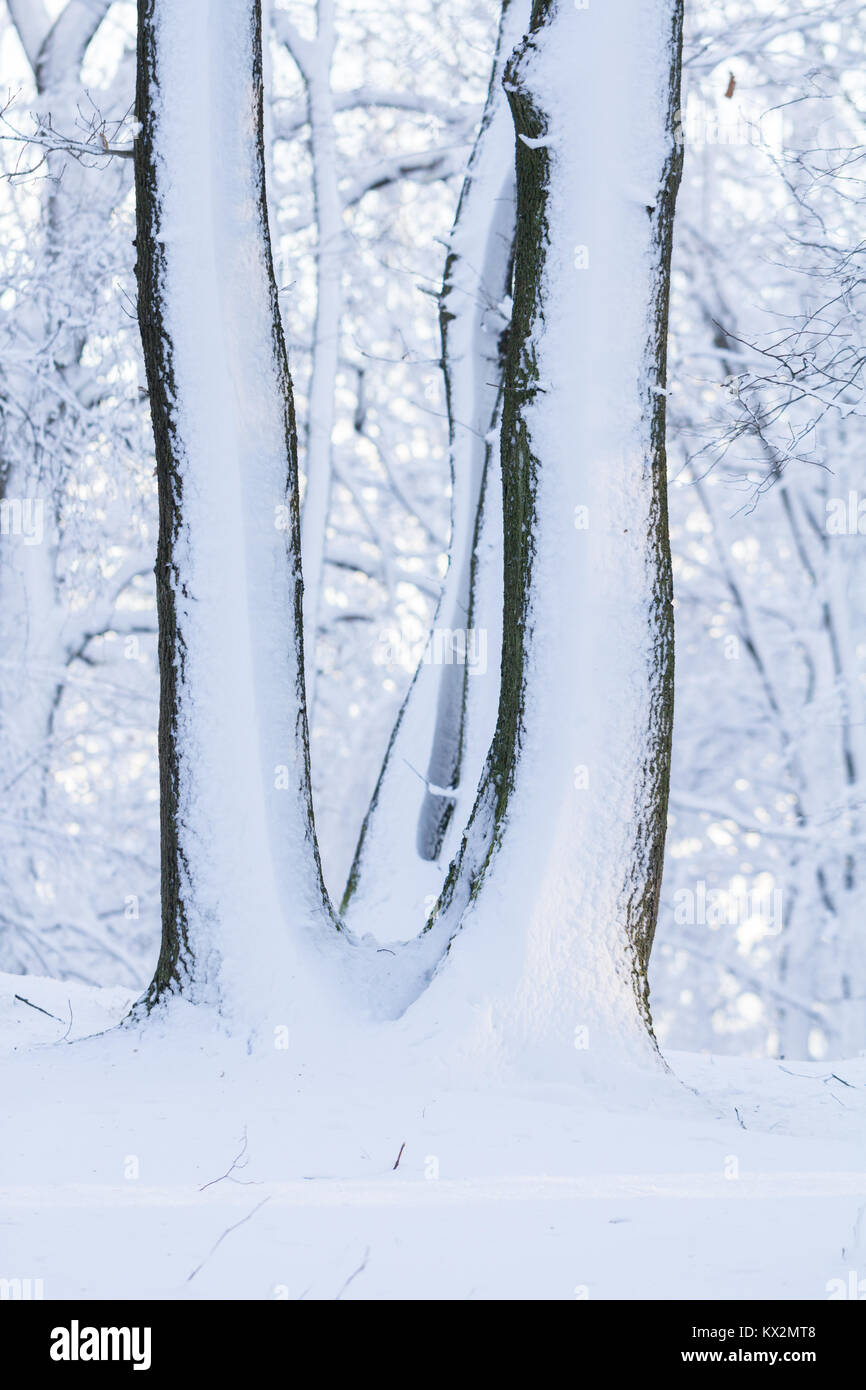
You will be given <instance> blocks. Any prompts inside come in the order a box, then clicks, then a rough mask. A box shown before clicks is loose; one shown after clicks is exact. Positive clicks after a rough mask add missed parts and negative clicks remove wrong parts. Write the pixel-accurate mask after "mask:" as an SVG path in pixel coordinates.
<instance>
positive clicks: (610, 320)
mask: <svg viewBox="0 0 866 1390" xmlns="http://www.w3.org/2000/svg"><path fill="white" fill-rule="evenodd" d="M681 25H682V7H681V4H680V3H679V0H659V2H658V3H656V4H654V5H652V6H650V5H646V4H643V3H640V0H609V3H607V4H606V5H603V6H602V5H599V6H596V5H593V6H591V7H590V8H588V9H586V10H582V9H577V8H576V7H574V6H572V5H570V4H566V3H564V0H561V2H560V3H557V0H536V3H535V5H534V8H533V15H532V23H531V27H530V30H529V33H528V34H527V36H526V38H525V40H524V41H523V43H522V44H521V45H520V46H519V47H518V49H517V51H516V52H515V54H514V57H513V58H512V61H511V63H510V64H509V68H508V70H507V72H506V77H505V85H506V90H507V92H508V95H509V100H510V102H511V108H512V113H513V117H514V125H515V130H516V134H517V154H516V168H517V205H518V212H517V247H516V262H515V272H514V307H513V316H512V330H511V339H510V348H509V355H508V362H507V367H506V378H505V391H504V410H503V422H502V471H503V502H504V528H505V573H504V584H505V600H504V627H503V658H502V688H501V695H500V705H499V717H498V723H497V728H496V733H495V736H494V740H493V745H492V747H491V751H490V756H489V758H488V762H487V766H486V769H485V774H484V778H483V781H482V784H481V787H480V790H479V795H478V798H477V801H476V804H475V807H474V810H473V813H472V817H471V820H470V824H469V828H468V830H467V834H466V836H465V839H464V842H463V845H462V848H461V852H460V855H459V856H458V858H457V860H456V861H455V863H454V865H453V867H452V870H451V872H450V874H449V878H448V881H447V883H446V885H445V888H444V890H443V894H442V896H441V899H440V901H439V903H438V904H437V908H436V910H435V912H434V914H433V917H432V919H431V922H430V923H429V924H428V926H429V929H430V931H431V932H433V933H434V934H439V933H442V934H443V935H444V936H445V937H446V938H447V939H448V940H449V941H450V948H449V953H448V957H447V959H446V960H445V961H444V962H443V964H442V966H441V967H440V969H439V978H438V980H437V981H435V982H434V986H433V988H431V990H430V991H429V994H430V996H431V1001H430V1002H431V1006H432V1004H433V1002H434V1001H435V1000H436V998H437V997H438V998H439V999H441V998H442V995H443V991H448V992H452V993H453V992H455V991H456V992H457V993H458V994H460V993H461V992H462V993H463V994H464V997H465V999H466V1001H467V1003H468V1004H469V1003H470V1001H471V1010H472V1016H473V1018H475V1019H476V1023H475V1024H474V1025H473V1026H474V1027H476V1028H477V1026H478V1024H477V1020H478V1019H483V1020H484V1022H483V1025H482V1027H481V1032H482V1033H483V1035H484V1037H485V1039H486V1044H485V1045H493V1044H494V1042H495V1045H496V1046H497V1047H501V1046H504V1047H505V1048H506V1049H507V1050H508V1051H510V1052H511V1054H512V1055H515V1056H521V1057H523V1058H524V1060H525V1059H526V1057H527V1056H529V1055H532V1056H538V1055H540V1054H543V1055H544V1057H545V1059H546V1062H545V1065H547V1064H548V1063H549V1064H555V1060H556V1059H557V1058H558V1059H559V1060H560V1062H562V1061H566V1062H567V1060H568V1058H569V1056H570V1057H571V1058H572V1060H573V1059H574V1056H575V1052H574V1047H575V1046H580V1044H579V1043H576V1041H575V1039H576V1036H577V1033H576V1030H581V1029H583V1030H585V1031H586V1033H587V1035H588V1036H589V1037H590V1038H591V1039H593V1041H592V1042H591V1043H590V1045H591V1046H595V1047H598V1044H599V1039H600V1038H603V1039H604V1047H605V1048H606V1049H616V1048H617V1047H621V1046H625V1048H626V1051H629V1050H634V1049H638V1050H639V1049H640V1046H641V1044H640V1039H641V1038H642V1037H643V1038H645V1037H646V1033H647V1030H649V1029H651V1022H650V1013H649V1000H648V986H647V977H646V971H647V961H648V958H649V952H650V948H651V945H652V939H653V933H654V930H655V921H656V913H657V905H658V894H659V887H660V881H661V873H662V855H663V848H664V836H665V826H666V812H667V796H668V775H669V760H670V741H671V724H672V705H673V619H672V587H671V564H670V549H669V541H668V525H667V499H666V478H665V469H666V465H665V373H666V335H667V313H668V293H669V278H670V254H671V235H672V226H673V214H674V202H675V198H676V192H677V187H678V182H679V177H680V169H681V151H680V149H679V148H678V147H677V145H676V143H675V140H674V118H675V113H676V112H677V110H678V107H679V73H680V54H681ZM482 971H486V979H485V981H484V983H483V985H482V984H480V983H479V982H480V981H481V979H482V978H483V977H482V975H481V972H482ZM482 1001H484V1002H483V1007H482ZM580 1036H583V1034H582V1033H581V1034H580ZM566 1070H568V1069H567V1068H566Z"/></svg>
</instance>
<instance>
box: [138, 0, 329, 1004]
mask: <svg viewBox="0 0 866 1390" xmlns="http://www.w3.org/2000/svg"><path fill="white" fill-rule="evenodd" d="M162 3H164V0H139V3H138V71H137V86H136V116H137V121H138V123H139V133H138V136H137V138H136V143H135V189H136V249H137V260H136V277H137V283H138V320H139V328H140V334H141V341H142V347H143V352H144V362H145V369H146V374H147V385H148V392H149V398H150V408H151V417H152V422H153V433H154V445H155V453H156V477H157V489H158V499H159V532H158V542H157V559H156V567H155V569H156V599H157V613H158V623H159V642H158V651H159V672H160V696H159V735H158V745H159V769H160V858H161V912H162V938H161V946H160V953H159V959H158V962H157V965H156V970H155V973H154V977H153V980H152V982H151V984H150V987H149V989H148V991H147V993H146V995H145V997H144V1000H143V1001H142V1002H143V1006H144V1007H145V1008H146V1009H150V1008H151V1007H152V1006H153V1005H154V1004H155V1003H156V1002H157V1001H158V1000H160V999H161V998H162V997H163V996H165V995H167V994H172V993H183V992H185V991H189V989H190V987H191V986H192V985H194V983H195V981H196V978H197V977H198V975H199V974H200V973H201V971H202V970H203V968H204V966H203V963H202V962H201V961H199V960H197V958H196V947H195V942H194V941H193V940H192V939H191V935H190V928H189V917H190V913H189V910H188V909H189V905H188V903H187V901H186V895H188V894H189V893H190V892H191V891H192V890H191V888H190V884H191V882H192V881H193V879H194V865H192V864H190V862H189V851H188V848H187V845H186V842H185V835H184V828H183V825H182V823H181V818H180V814H179V805H180V784H181V777H182V771H183V765H184V759H185V758H188V757H189V753H188V750H185V749H184V747H183V746H182V741H181V738H180V734H179V710H180V709H181V707H182V706H183V704H184V702H185V701H186V700H187V671H186V643H185V639H184V631H183V626H182V624H181V623H180V622H179V619H178V598H179V597H180V598H181V599H182V600H184V601H186V600H188V599H189V598H190V595H189V594H188V593H187V590H186V587H185V581H184V577H183V574H182V573H181V569H180V567H179V565H178V563H177V551H178V548H179V543H180V539H181V535H182V532H183V530H184V527H185V524H186V523H185V517H184V467H183V460H184V441H183V440H182V439H181V438H180V436H179V427H178V408H179V407H180V406H182V401H181V400H179V395H178V393H179V383H178V381H177V379H176V372H175V361H174V357H175V354H174V347H173V343H172V339H171V335H170V333H169V331H168V328H167V312H166V311H167V300H166V296H167V293H168V290H167V283H168V263H167V256H168V255H169V254H170V253H171V252H170V243H169V245H168V247H167V244H166V241H165V240H164V239H163V235H162V221H163V199H162V189H161V185H160V180H161V178H162V177H163V176H165V177H168V178H174V179H178V178H180V177H181V176H182V171H179V170H176V169H166V166H165V162H164V160H163V159H162V158H161V151H160V150H159V148H158V143H159V142H158V125H159V102H160V86H159V70H160V65H159V56H160V55H159V49H158V45H159V43H160V41H161V40H160V33H159V24H158V17H159V10H160V7H161V4H162ZM249 24H250V35H251V40H250V45H249V49H248V53H251V55H252V62H251V71H250V74H249V78H250V80H249V87H248V89H247V90H248V92H249V94H250V102H251V113H250V114H251V126H252V136H251V139H252V147H251V150H250V159H251V160H252V161H253V164H254V168H255V177H254V183H255V187H256V190H257V213H256V222H257V225H256V226H255V230H254V235H255V237H256V238H257V239H258V249H259V251H260V252H261V255H260V257H259V259H260V261H261V263H262V265H263V273H264V274H265V275H266V277H267V286H266V293H267V300H268V303H269V306H270V311H269V317H270V339H271V342H270V348H271V370H272V374H273V380H274V389H275V392H276V395H277V396H278V397H279V401H278V403H277V405H276V407H275V408H276V409H277V410H278V411H280V412H281V415H282V424H281V427H280V428H281V431H282V435H283V439H284V450H285V455H284V456H285V467H286V484H285V491H284V493H283V495H282V497H281V499H280V500H281V505H283V504H284V505H285V508H286V513H287V524H286V525H285V526H284V528H283V529H285V530H286V531H287V546H288V552H289V564H290V565H291V568H292V574H291V576H290V577H289V586H288V592H289V595H290V598H289V607H288V609H287V611H286V613H285V628H286V633H287V638H286V640H287V642H294V644H295V649H296V652H297V661H296V663H295V669H296V671H297V677H296V685H295V689H294V690H292V689H290V688H287V689H286V691H285V700H286V705H287V707H289V708H294V709H295V710H296V711H297V713H296V718H295V736H296V742H297V749H298V750H299V753H300V767H301V773H300V782H301V788H300V794H301V802H302V810H301V818H302V822H303V831H304V834H305V836H306V840H307V848H308V850H309V854H310V856H311V859H312V861H313V869H312V873H313V877H314V879H316V880H317V881H318V884H319V887H320V890H321V900H322V903H323V905H324V908H325V910H326V912H328V913H329V912H330V909H329V907H328V904H327V895H326V894H325V890H324V886H323V884H322V877H321V867H320V862H319V852H318V847H317V842H316V836H315V829H314V821H313V806H312V794H311V790H310V769H309V736H308V725H307V713H306V703H305V697H304V681H303V583H302V579H301V566H300V511H299V488H298V467H297V431H296V422H295V412H294V402H293V392H292V382H291V377H290V373H289V366H288V357H287V352H286V346H285V340H284V336H283V329H282V322H281V317H280V312H279V302H278V292H277V285H276V279H275V275H274V270H273V259H272V254H271V245H270V234H269V228H268V213H267V198H266V187H265V149H264V119H263V80H262V35H261V4H260V0H249ZM207 138H208V130H207V127H206V125H205V127H204V128H203V132H202V139H204V140H206V139H207ZM239 254H241V253H240V251H239ZM193 697H194V692H193Z"/></svg>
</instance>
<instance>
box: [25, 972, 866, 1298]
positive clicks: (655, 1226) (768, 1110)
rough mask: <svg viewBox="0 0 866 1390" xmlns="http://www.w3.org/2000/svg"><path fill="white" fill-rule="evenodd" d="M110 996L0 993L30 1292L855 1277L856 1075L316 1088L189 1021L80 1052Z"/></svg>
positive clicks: (657, 1285)
mask: <svg viewBox="0 0 866 1390" xmlns="http://www.w3.org/2000/svg"><path fill="white" fill-rule="evenodd" d="M16 995H20V996H22V998H16V997H15V996H16ZM24 1000H27V1001H28V1002H26V1003H25V1002H24ZM129 1000H130V996H129V995H128V994H125V993H124V992H123V991H119V990H95V989H89V988H86V987H83V986H80V985H74V984H64V983H59V982H57V981H54V980H46V979H39V978H36V977H33V976H27V977H23V976H13V975H3V976H0V1049H2V1063H0V1065H2V1092H3V1098H4V1101H3V1104H4V1111H5V1115H6V1120H5V1123H4V1138H3V1142H2V1152H0V1231H2V1238H0V1277H3V1278H8V1279H13V1278H20V1279H27V1278H29V1279H41V1280H42V1281H43V1284H42V1287H43V1292H44V1297H45V1298H47V1299H50V1298H65V1297H83V1298H107V1297H113V1298H116V1297H120V1298H148V1299H150V1298H168V1299H185V1298H234V1299H237V1298H250V1299H273V1298H286V1299H299V1298H308V1299H335V1298H347V1299H348V1298H361V1299H406V1298H409V1299H412V1298H457V1299H483V1298H501V1299H506V1298H521V1299H527V1298H541V1299H575V1298H591V1299H598V1298H623V1299H629V1298H658V1297H661V1298H670V1299H676V1298H707V1299H714V1298H783V1299H785V1298H807V1299H825V1298H827V1297H828V1296H830V1294H834V1293H835V1296H837V1297H838V1296H841V1292H842V1291H843V1290H844V1291H845V1292H846V1295H847V1296H850V1293H851V1290H852V1289H855V1288H856V1287H857V1285H858V1283H859V1281H861V1280H866V1162H864V1151H863V1128H864V1112H866V1059H863V1058H857V1059H854V1060H848V1061H845V1062H839V1063H835V1064H828V1063H821V1064H815V1063H804V1062H791V1063H779V1062H776V1061H742V1060H734V1059H730V1058H726V1059H722V1058H713V1057H709V1056H697V1055H691V1054H685V1053H676V1054H672V1055H671V1056H670V1057H669V1058H668V1062H669V1064H670V1067H671V1069H672V1072H671V1074H665V1073H663V1072H662V1071H661V1070H659V1072H658V1074H657V1075H653V1074H651V1073H649V1074H648V1073H646V1072H642V1073H635V1074H634V1076H633V1077H629V1076H622V1075H619V1076H618V1077H617V1078H616V1079H614V1080H608V1081H607V1082H602V1081H600V1080H599V1078H598V1075H597V1074H596V1073H593V1074H590V1073H589V1071H587V1077H586V1080H584V1081H581V1079H580V1071H581V1068H582V1066H583V1065H584V1063H583V1061H582V1054H580V1053H578V1052H576V1053H575V1076H576V1081H575V1084H574V1085H571V1086H568V1085H559V1084H558V1085H556V1086H551V1087H544V1086H541V1087H539V1086H538V1085H531V1086H530V1085H529V1084H520V1083H516V1084H513V1085H510V1086H504V1087H491V1088H487V1089H480V1088H474V1089H462V1088H461V1078H460V1077H459V1076H458V1075H454V1076H453V1083H452V1084H449V1082H448V1078H447V1076H446V1075H443V1073H442V1072H441V1071H437V1069H436V1068H435V1067H424V1066H419V1064H418V1062H417V1061H416V1062H415V1063H413V1064H410V1063H409V1062H408V1061H405V1060H404V1059H402V1058H401V1057H400V1056H399V1055H396V1056H394V1057H393V1058H392V1065H391V1066H390V1068H387V1069H386V1070H385V1071H384V1072H383V1068H382V1059H381V1055H380V1056H379V1058H378V1060H375V1059H373V1058H372V1057H365V1056H364V1055H361V1054H354V1055H343V1056H339V1055H337V1056H334V1057H330V1058H324V1059H323V1061H322V1066H321V1068H320V1069H319V1070H318V1071H317V1072H316V1074H313V1071H312V1070H311V1069H310V1068H309V1067H308V1066H301V1065H299V1063H298V1062H297V1060H296V1059H295V1058H294V1057H293V1053H292V1051H291V1049H288V1050H285V1051H282V1050H280V1048H279V1047H270V1048H268V1049H263V1051H262V1053H261V1055H256V1054H255V1053H254V1054H253V1055H250V1056H248V1055H246V1052H245V1050H244V1049H243V1048H238V1046H237V1044H236V1043H232V1042H231V1041H230V1040H229V1039H227V1038H224V1037H222V1036H221V1035H220V1036H214V1034H213V1032H212V1031H211V1030H210V1023H209V1021H208V1020H209V1016H208V1015H207V1014H206V1013H204V1012H203V1011H198V1012H196V1011H194V1010H192V1009H187V1010H186V1011H185V1014H184V1015H181V1017H180V1019H179V1020H176V1021H175V1022H174V1023H173V1025H172V1026H171V1027H170V1028H166V1027H161V1026H160V1025H159V1024H157V1023H155V1021H154V1020H151V1026H149V1027H148V1028H147V1030H146V1031H143V1030H141V1029H133V1028H124V1029H122V1030H112V1031H109V1032H106V1033H102V1035H101V1036H96V1037H89V1038H88V1035H89V1034H93V1033H94V1032H95V1031H98V1030H104V1029H107V1028H110V1027H111V1025H112V1024H113V1023H115V1022H116V1021H117V1020H118V1019H119V1018H120V1017H122V1015H123V1014H124V1012H125V1010H126V1007H127V1005H128V1003H129ZM32 1006H36V1007H32ZM40 1009H42V1010H46V1011H47V1013H42V1012H39V1011H38V1010H40ZM49 1015H53V1017H49ZM398 1051H399V1049H397V1048H396V1047H395V1052H398ZM583 1056H584V1057H585V1056H587V1054H583ZM398 1155H400V1158H399V1164H398V1165H397V1167H396V1168H395V1163H396V1162H397V1159H398ZM233 1164H234V1167H233ZM833 1280H838V1281H840V1282H839V1283H838V1284H833V1283H832V1281H833ZM863 1295H866V1282H864V1283H862V1285H861V1296H863Z"/></svg>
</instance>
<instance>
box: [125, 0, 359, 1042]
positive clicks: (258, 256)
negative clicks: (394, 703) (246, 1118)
mask: <svg viewBox="0 0 866 1390" xmlns="http://www.w3.org/2000/svg"><path fill="white" fill-rule="evenodd" d="M261 73H262V52H261V16H260V8H259V3H258V0H222V3H221V4H220V5H219V7H218V12H217V9H216V8H215V7H214V6H213V5H211V4H209V3H207V0H184V3H183V4H182V5H178V4H176V3H175V2H174V0H139V73H138V93H137V108H138V110H137V114H138V120H139V122H140V126H141V130H140V135H139V137H138V140H137V142H136V193H137V206H138V214H137V215H138V238H137V248H138V263H137V276H138V286H139V322H140V328H141V337H142V343H143V346H144V356H145V362H146V367H147V379H148V385H149V389H150V401H151V411H152V416H153V427H154V436H155V441H156V456H157V477H158V486H159V511H160V529H159V544H158V555H157V565H156V578H157V603H158V613H159V660H160V683H161V687H160V724H159V755H160V788H161V838H162V931H163V935H162V949H161V952H160V957H159V962H158V965H157V968H156V974H155V977H154V980H153V982H152V984H151V987H150V990H149V992H148V994H147V996H146V1003H147V1006H148V1007H150V1006H152V1005H153V1004H154V1003H155V1002H156V1001H157V1000H159V999H161V998H162V997H163V996H165V995H168V994H172V993H176V992H180V993H182V994H183V995H184V996H185V997H187V998H189V999H192V1000H193V1001H194V1002H198V1001H206V1002H209V1003H215V1004H217V1005H218V1006H219V1007H220V1008H221V1009H222V1010H224V1011H226V1012H229V1013H232V1012H234V1013H237V1014H240V1015H241V1016H243V1017H246V1018H249V1017H259V1018H260V1017H261V1015H262V1013H263V1012H264V1010H265V1008H266V1001H268V1000H271V999H275V1000H276V999H280V998H282V997H283V996H284V994H286V993H288V992H289V991H290V988H291V987H292V986H291V981H292V980H293V979H294V978H295V977H296V976H299V975H300V973H301V968H300V966H299V952H300V953H302V952H303V951H304V950H305V945H304V943H305V942H306V941H308V940H310V939H312V938H315V937H316V936H317V935H320V934H321V933H322V929H325V932H326V933H327V931H328V929H329V928H331V927H333V919H332V917H331V915H330V909H329V907H328V906H327V901H326V897H325V893H324V889H323V885H322V880H321V871H320V866H319V856H318V850H317V847H316V840H315V831H314V825H313V812H312V804H311V797H310V782H309V747H308V735H307V716H306V706H305V699H304V679H303V586H302V581H301V572H300V558H299V557H300V539H299V530H300V526H299V510H298V480H297V457H296V434H295V417H294V408H293V401H292V389H291V381H290V377H289V370H288V364H287V358H286V350H285V344H284V340H283V334H282V327H281V322H280V316H279V310H278V304H277V291H276V284H275V280H274V273H273V265H272V260H271V248H270V238H269V232H268V222H267V210H266V198H265V176H264V151H263V137H262V120H263V113H262V80H261ZM302 992H303V987H302V986H301V985H300V984H299V985H298V986H297V987H296V988H295V995H296V996H297V995H298V994H300V993H302Z"/></svg>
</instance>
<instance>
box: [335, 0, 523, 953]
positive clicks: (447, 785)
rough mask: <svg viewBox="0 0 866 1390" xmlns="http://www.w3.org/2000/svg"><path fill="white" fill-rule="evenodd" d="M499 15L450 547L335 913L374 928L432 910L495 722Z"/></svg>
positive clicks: (502, 143)
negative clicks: (393, 907) (398, 911)
mask: <svg viewBox="0 0 866 1390" xmlns="http://www.w3.org/2000/svg"><path fill="white" fill-rule="evenodd" d="M529 8H530V7H529V3H528V0H506V3H505V4H504V5H503V9H502V17H501V21H500V28H499V35H498V40H497V48H496V56H495V60H494V64H493V70H492V74H491V80H490V89H489V93H488V97H487V102H486V105H485V109H484V113H483V116H482V120H481V126H480V129H479V132H478V137H477V139H476V142H475V146H474V149H473V152H472V156H471V159H470V162H469V167H468V169H467V173H466V178H465V181H464V185H463V190H462V192H461V196H460V202H459V204H458V208H457V215H456V218H455V222H454V228H453V230H452V233H451V238H450V241H449V247H448V258H447V262H446V268H445V278H444V284H443V289H442V295H441V300H440V318H441V324H442V362H443V368H444V372H445V382H446V397H447V402H448V417H449V434H450V464H451V482H452V496H451V543H450V553H449V564H448V571H447V574H446V576H445V582H444V585H443V589H442V595H441V598H440V600H439V604H438V606H437V610H436V615H435V618H434V622H433V628H432V631H431V633H430V637H429V639H428V642H427V644H426V647H425V651H424V655H423V657H422V660H421V662H420V664H419V666H418V669H417V671H416V673H415V677H414V679H413V682H412V685H411V686H410V689H409V692H408V694H407V697H406V700H405V701H404V704H403V707H402V709H401V711H400V715H399V718H398V721H397V724H396V727H395V729H394V732H393V734H392V737H391V741H390V743H389V746H388V750H387V753H386V756H385V760H384V763H383V766H382V770H381V773H380V775H379V779H378V782H377V785H376V788H375V791H374V794H373V798H372V801H371V805H370V807H369V809H368V812H367V815H366V816H365V819H364V823H363V826H362V829H361V835H360V839H359V843H358V848H357V850H356V853H355V859H354V863H353V866H352V870H351V874H350V877H349V881H348V884H347V886H346V892H345V895H344V898H343V910H344V912H346V913H347V917H348V920H350V921H351V922H352V923H353V925H357V927H358V929H359V930H364V929H367V930H373V931H375V930H376V924H377V922H378V921H381V919H382V917H383V915H384V914H385V912H386V911H387V902H388V901H389V900H393V899H396V901H398V902H399V903H400V904H401V907H402V908H403V910H404V911H405V913H406V915H407V920H408V923H409V924H411V921H412V919H413V917H414V919H415V920H418V919H419V918H420V917H421V915H422V914H424V912H425V903H427V904H428V905H429V902H430V901H431V900H435V898H436V897H437V896H438V893H439V891H440V889H441V887H442V883H443V880H444V876H445V874H446V872H447V870H448V865H449V864H450V862H451V859H452V858H453V856H454V854H455V852H456V851H457V849H458V847H459V844H460V837H461V834H462V832H463V830H464V828H465V826H466V822H467V820H468V817H469V813H470V811H471V808H472V804H473V801H474V797H475V793H476V791H477V788H478V782H479V779H480V776H481V772H482V770H483V767H484V760H485V758H486V756H487V752H488V749H489V747H490V740H491V737H492V734H493V730H494V727H495V723H496V710H497V704H498V694H499V665H500V655H501V607H502V522H501V507H500V494H501V484H500V477H499V467H498V454H497V450H496V449H495V448H494V447H492V445H493V441H494V439H495V434H494V433H493V432H494V430H495V427H496V425H497V423H498V416H499V409H500V405H501V394H502V392H501V385H502V373H503V346H504V341H505V336H506V333H507V327H508V310H509V304H508V296H509V289H510V280H511V269H512V257H513V247H514V130H513V126H512V122H511V117H510V114H509V111H508V104H507V101H506V98H505V94H504V92H503V90H502V72H503V67H504V64H505V62H506V60H507V58H508V56H509V54H510V53H511V51H512V49H513V47H514V45H515V43H516V42H517V41H518V39H519V38H520V37H521V35H522V34H523V33H524V32H525V30H526V26H527V23H528V19H529Z"/></svg>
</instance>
